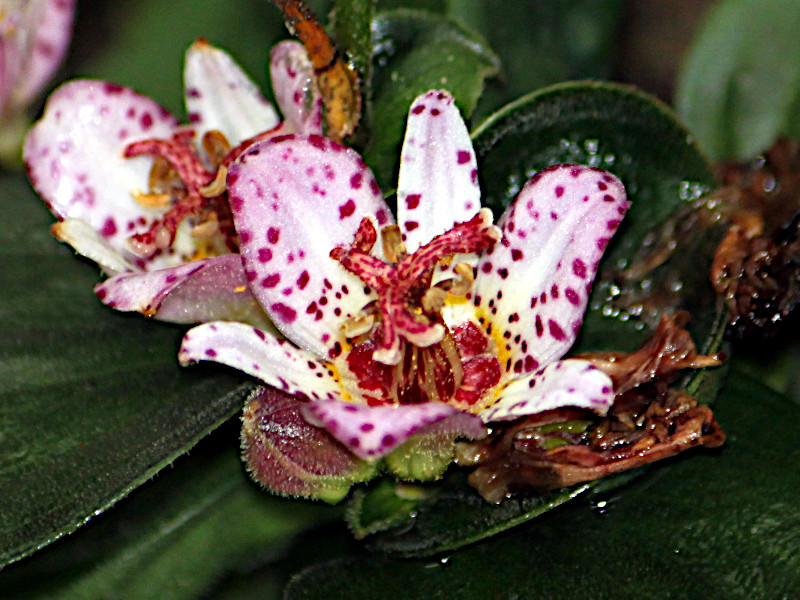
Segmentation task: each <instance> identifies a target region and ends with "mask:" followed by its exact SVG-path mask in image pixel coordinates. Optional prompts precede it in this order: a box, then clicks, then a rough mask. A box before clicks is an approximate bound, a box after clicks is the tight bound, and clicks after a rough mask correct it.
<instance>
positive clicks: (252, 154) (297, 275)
mask: <svg viewBox="0 0 800 600" xmlns="http://www.w3.org/2000/svg"><path fill="white" fill-rule="evenodd" d="M228 187H229V189H230V193H231V208H232V212H233V219H234V222H235V225H236V229H237V231H238V233H239V238H240V241H241V244H242V257H243V260H244V264H245V270H246V273H247V277H248V280H249V282H250V286H251V289H252V290H253V294H254V295H255V296H256V297H257V298H258V300H259V302H260V303H261V304H262V306H263V307H264V309H265V310H266V311H267V313H268V314H269V315H270V317H271V318H272V320H273V321H274V323H275V324H276V326H277V327H278V329H280V331H281V332H282V333H283V334H284V335H285V336H286V338H287V340H278V339H276V338H274V337H272V336H269V335H267V334H265V333H263V332H262V331H259V330H258V329H254V328H253V327H249V326H247V325H244V324H241V323H206V324H204V325H200V326H198V327H195V328H194V329H192V330H190V331H189V332H188V333H187V335H186V337H185V338H184V341H183V345H182V348H181V351H180V361H181V362H182V363H183V364H186V363H190V362H194V361H200V360H212V361H216V362H220V363H223V364H226V365H230V366H233V367H236V368H238V369H241V370H243V371H245V372H247V373H249V374H251V375H254V376H255V377H258V378H260V379H261V380H262V381H264V382H266V383H268V384H270V385H272V386H274V387H276V388H278V389H280V390H283V391H284V392H285V394H288V395H290V396H293V397H294V398H295V402H297V403H300V406H301V410H302V414H303V415H304V416H305V418H306V419H307V420H308V421H309V422H311V423H313V424H315V425H317V426H319V427H322V428H324V429H326V430H327V431H328V432H329V433H330V434H331V435H332V436H333V437H335V438H336V439H337V440H338V441H339V442H341V444H343V445H344V446H345V447H346V448H348V449H349V450H350V451H351V452H352V453H354V454H355V455H356V456H358V457H359V458H361V459H364V460H366V461H368V462H374V461H375V460H377V459H379V458H381V457H385V456H386V455H387V454H389V453H391V452H392V451H393V450H395V449H397V448H398V447H399V446H400V445H402V444H404V443H405V442H407V441H408V440H409V438H411V437H412V436H422V435H424V434H426V433H429V432H432V431H434V430H436V431H438V432H443V431H446V432H447V433H448V434H450V436H451V437H450V441H451V442H452V439H453V437H455V436H465V437H471V438H477V437H480V436H482V435H484V433H485V427H484V424H487V423H491V422H494V421H505V420H512V419H516V418H519V417H522V416H525V415H529V414H533V413H538V412H541V411H544V410H548V409H552V408H557V407H563V406H575V407H581V408H588V409H592V410H594V411H596V412H597V413H599V414H604V413H605V412H606V410H607V409H608V407H609V406H610V404H611V403H612V401H613V397H614V393H613V391H612V382H611V380H610V379H609V377H608V376H607V375H605V374H604V373H603V372H601V371H600V370H599V369H597V368H594V367H593V366H592V365H590V364H589V363H588V362H585V361H582V360H576V359H567V360H559V359H561V357H562V356H563V355H564V354H565V353H566V352H567V350H568V349H569V348H570V346H571V345H572V343H573V342H574V340H575V336H576V334H577V332H578V329H579V327H580V325H581V323H582V321H583V314H584V311H585V308H586V305H587V301H588V292H589V288H590V285H591V282H592V280H593V278H594V275H595V272H596V268H597V263H598V261H599V260H600V257H601V255H602V253H603V251H604V249H605V247H606V244H607V243H608V241H609V238H610V236H611V235H612V234H613V233H614V232H615V231H616V229H617V226H618V225H619V223H620V220H621V218H622V216H623V215H624V213H625V212H626V210H627V207H628V202H627V200H626V198H625V191H624V189H623V187H622V184H621V183H620V182H619V181H618V180H617V179H616V178H615V177H613V176H612V175H610V174H608V173H606V172H603V171H599V170H596V169H591V168H588V167H584V166H579V165H559V166H555V167H551V168H548V169H545V170H543V171H542V172H540V173H538V174H537V175H536V176H535V177H533V178H532V179H531V180H530V181H529V182H528V183H527V184H526V185H525V187H524V188H523V189H522V191H521V192H520V194H519V196H518V197H517V199H516V200H515V202H514V203H513V204H512V205H511V206H510V207H509V208H508V210H507V211H506V213H505V214H504V215H503V217H502V218H501V219H500V221H499V223H498V225H497V226H495V225H493V224H492V219H491V213H490V212H489V210H488V209H481V208H480V190H479V187H478V177H477V167H476V159H475V154H474V152H473V149H472V144H471V141H470V138H469V135H468V133H467V129H466V127H465V125H464V123H463V121H462V119H461V116H460V114H459V113H458V110H457V109H456V107H455V105H454V103H453V98H452V97H451V96H450V95H449V94H447V93H446V92H440V91H431V92H428V93H426V94H424V95H422V96H420V97H419V98H417V99H416V100H415V101H414V103H413V104H412V106H411V110H410V113H409V117H408V126H407V130H406V136H405V142H404V145H403V149H402V155H401V166H400V174H399V182H398V193H397V195H398V215H397V216H398V224H397V225H395V224H392V222H391V213H390V212H389V209H388V207H387V206H386V204H385V203H384V200H383V197H382V195H381V193H380V191H379V189H378V186H377V185H376V183H375V180H374V178H373V176H372V174H371V172H370V171H369V169H368V168H367V167H366V165H365V164H364V163H363V161H362V160H361V159H360V158H359V157H358V155H356V154H355V153H354V152H352V151H351V150H349V149H347V148H344V147H343V146H340V145H338V144H336V143H334V142H332V141H330V140H326V139H323V138H320V137H316V136H306V137H304V136H287V137H283V138H276V139H273V140H271V141H268V142H264V143H259V144H257V145H254V146H252V147H251V148H249V149H248V150H247V151H246V152H244V153H243V154H242V156H241V157H240V158H239V160H238V162H237V163H236V164H234V165H233V166H232V167H231V169H230V173H229V175H228Z"/></svg>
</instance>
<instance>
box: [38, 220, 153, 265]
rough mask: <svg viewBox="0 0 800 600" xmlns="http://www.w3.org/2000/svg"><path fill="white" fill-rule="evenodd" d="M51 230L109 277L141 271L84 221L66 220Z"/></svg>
mask: <svg viewBox="0 0 800 600" xmlns="http://www.w3.org/2000/svg"><path fill="white" fill-rule="evenodd" d="M50 230H51V231H52V233H53V235H54V236H56V237H57V238H58V239H59V240H60V241H62V242H65V243H67V244H69V245H70V246H72V248H73V249H74V250H75V252H77V253H78V254H80V255H81V256H85V257H86V258H88V259H90V260H91V261H93V262H96V263H97V264H98V265H99V266H100V268H101V269H103V271H105V272H106V273H107V274H108V275H118V274H120V273H127V272H130V271H138V270H139V267H138V266H137V265H135V264H134V263H132V262H131V261H130V260H128V258H127V257H126V256H125V255H124V254H123V253H122V252H120V251H119V249H117V248H115V247H114V246H112V245H111V244H109V243H108V241H107V240H106V239H105V238H104V237H103V236H102V235H100V233H99V232H98V231H97V230H96V229H95V228H94V227H92V226H91V225H90V224H89V223H87V222H86V221H84V220H83V219H64V220H63V221H59V222H58V223H56V224H54V225H53V226H52V227H51V229H50Z"/></svg>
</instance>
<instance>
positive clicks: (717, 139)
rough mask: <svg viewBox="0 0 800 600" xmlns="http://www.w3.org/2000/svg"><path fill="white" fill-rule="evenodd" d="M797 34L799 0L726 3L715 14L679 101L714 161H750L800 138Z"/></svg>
mask: <svg viewBox="0 0 800 600" xmlns="http://www.w3.org/2000/svg"><path fill="white" fill-rule="evenodd" d="M799 28H800V4H799V3H797V2H795V1H794V0H726V1H724V2H719V3H718V4H717V5H716V6H715V7H714V9H713V10H712V12H711V13H710V15H709V18H708V21H707V23H706V25H705V27H704V28H703V30H702V31H701V32H700V35H699V36H698V37H697V39H696V40H695V42H694V45H693V47H692V49H691V52H690V53H689V56H688V60H687V61H686V66H685V68H684V69H683V71H682V73H681V74H680V77H679V80H678V89H677V93H676V102H677V107H678V112H679V113H680V114H681V115H682V116H683V118H684V119H686V122H687V123H688V125H689V126H690V127H691V128H692V130H693V131H694V133H695V135H696V136H697V139H698V140H699V141H700V144H701V145H702V147H703V148H704V149H705V150H706V151H707V152H708V153H709V154H710V155H711V156H712V157H713V158H715V159H723V158H734V157H736V158H749V157H751V156H754V155H756V154H758V153H759V152H761V151H762V150H763V149H764V148H767V147H768V146H769V145H770V144H771V143H772V141H773V140H774V139H775V137H776V136H778V135H780V134H787V135H791V136H798V135H800V110H798V108H799V107H800V36H798V35H797V31H798V29H799Z"/></svg>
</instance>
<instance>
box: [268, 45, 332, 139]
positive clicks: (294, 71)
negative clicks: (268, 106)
mask: <svg viewBox="0 0 800 600" xmlns="http://www.w3.org/2000/svg"><path fill="white" fill-rule="evenodd" d="M269 69H270V77H271V79H272V90H273V92H274V93H275V100H276V101H277V102H278V107H279V108H280V109H281V113H282V114H283V119H284V126H285V128H286V133H301V134H317V135H322V94H320V92H319V88H318V87H317V80H316V77H315V75H314V67H313V65H312V64H311V61H310V60H309V59H308V54H307V53H306V50H305V48H304V47H303V44H301V43H299V42H294V41H285V42H281V43H280V44H277V45H275V46H273V48H272V52H271V53H270V65H269Z"/></svg>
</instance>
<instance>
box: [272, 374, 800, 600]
mask: <svg viewBox="0 0 800 600" xmlns="http://www.w3.org/2000/svg"><path fill="white" fill-rule="evenodd" d="M717 412H718V417H719V419H720V422H721V423H722V424H723V426H724V427H725V429H726V430H727V431H728V434H729V438H728V443H727V444H726V446H725V447H723V448H722V449H721V450H719V451H714V452H700V453H695V454H693V455H690V456H684V457H681V458H677V459H674V460H671V461H670V465H669V466H668V467H666V468H663V469H660V470H659V471H658V472H656V473H653V474H651V475H649V476H648V477H647V478H645V479H642V480H639V481H637V482H635V483H633V484H632V485H631V486H630V487H628V488H627V489H625V490H619V489H617V490H615V491H614V492H612V493H610V494H607V495H605V496H596V497H594V498H593V499H592V503H591V504H587V503H585V502H580V501H579V502H573V503H570V504H569V505H567V506H564V507H562V508H561V509H559V510H557V511H552V512H550V513H548V514H547V515H546V516H544V517H543V518H540V519H538V520H535V521H532V522H531V523H529V524H527V525H525V526H524V527H521V528H519V529H517V530H515V531H513V532H509V533H508V534H506V535H503V536H495V537H494V538H492V539H491V540H487V541H485V542H482V543H480V544H477V545H474V546H471V547H469V548H465V549H462V550H459V551H457V552H453V553H451V554H449V555H445V556H444V557H442V558H441V560H428V561H411V560H407V561H401V560H396V559H394V560H391V559H388V560H387V559H382V558H380V557H375V556H374V555H372V556H365V555H358V556H355V557H350V558H342V559H339V560H336V561H333V562H330V563H327V564H321V565H318V566H315V567H311V568H309V569H307V570H305V571H303V572H302V573H300V574H299V575H297V576H296V577H295V578H294V579H293V580H292V581H291V583H290V585H289V588H288V590H287V592H286V596H285V598H286V599H287V600H313V599H315V598H325V599H326V600H336V599H338V598H370V597H380V598H386V599H389V598H404V599H409V600H412V599H415V598H444V597H452V596H454V595H457V596H458V597H459V598H463V599H464V600H471V599H473V598H475V599H485V598H495V597H502V598H513V597H518V598H524V597H536V598H537V599H541V600H550V599H553V600H555V599H558V600H571V599H575V600H578V599H580V600H583V599H585V598H609V599H610V598H654V599H666V598H699V597H702V598H708V599H710V600H728V599H730V598H747V599H748V600H771V599H773V598H793V597H795V596H797V595H798V593H800V541H798V537H797V531H798V527H800V504H799V503H798V496H797V490H798V489H800V471H798V469H797V462H798V459H800V450H798V448H797V444H796V437H797V436H796V423H797V421H798V419H800V409H798V407H797V406H796V405H794V404H793V403H791V402H789V401H788V400H786V399H785V398H783V397H781V396H779V395H776V394H775V393H774V392H772V391H771V390H769V389H768V388H765V387H763V386H762V385H761V384H759V383H757V382H755V381H753V380H750V379H747V378H746V377H744V376H742V375H740V374H734V376H732V377H731V379H730V381H729V384H728V385H727V386H726V389H725V391H724V392H723V395H722V397H721V398H720V400H719V402H718V407H717Z"/></svg>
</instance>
